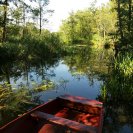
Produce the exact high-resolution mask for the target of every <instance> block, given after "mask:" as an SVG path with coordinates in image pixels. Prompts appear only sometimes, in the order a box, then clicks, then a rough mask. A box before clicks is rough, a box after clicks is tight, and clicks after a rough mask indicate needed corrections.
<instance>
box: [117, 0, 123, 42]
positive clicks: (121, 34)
mask: <svg viewBox="0 0 133 133" xmlns="http://www.w3.org/2000/svg"><path fill="white" fill-rule="evenodd" d="M117 12H118V23H119V32H120V37H121V40H123V30H122V20H121V7H120V0H118V3H117Z"/></svg>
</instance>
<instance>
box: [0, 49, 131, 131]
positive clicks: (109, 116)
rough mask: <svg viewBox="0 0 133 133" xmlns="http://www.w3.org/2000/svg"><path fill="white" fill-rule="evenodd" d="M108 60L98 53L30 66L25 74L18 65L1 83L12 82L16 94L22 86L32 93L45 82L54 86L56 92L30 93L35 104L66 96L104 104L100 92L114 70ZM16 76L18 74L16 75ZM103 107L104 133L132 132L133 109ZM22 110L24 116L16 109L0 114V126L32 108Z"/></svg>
mask: <svg viewBox="0 0 133 133" xmlns="http://www.w3.org/2000/svg"><path fill="white" fill-rule="evenodd" d="M109 56H110V54H108V53H107V52H103V51H102V52H101V53H100V52H99V53H98V52H95V54H92V56H90V54H88V55H85V54H84V52H83V53H82V52H80V54H79V53H78V54H75V55H71V56H66V57H63V58H61V59H58V60H56V61H54V62H53V63H51V64H41V63H38V65H37V66H36V65H30V67H27V69H25V70H23V69H22V68H21V65H18V64H17V65H18V66H17V65H16V66H15V67H13V68H10V70H12V73H10V75H8V76H7V75H4V76H3V77H2V75H1V79H3V80H1V84H2V83H4V82H5V81H8V82H10V84H11V88H12V90H13V91H14V92H16V90H19V89H20V88H21V87H23V86H25V87H26V88H27V90H29V91H30V90H33V88H34V87H35V86H38V85H42V83H43V82H44V81H45V80H49V81H52V82H53V83H55V87H54V88H49V89H47V90H45V91H37V92H34V93H31V96H32V98H33V99H34V100H33V101H34V102H36V103H43V102H46V101H48V100H51V99H54V98H56V97H57V96H60V95H63V94H70V95H75V96H82V97H86V98H89V99H97V100H101V97H102V94H101V88H102V86H103V85H104V84H105V83H106V82H107V79H108V75H109V71H110V69H111V68H110V65H109V60H108V58H109ZM21 64H24V63H21ZM22 66H23V65H22ZM13 70H14V71H13ZM16 70H17V71H16ZM15 72H16V73H17V74H15V75H14V73H15ZM7 79H8V80H7ZM24 90H25V89H24ZM114 95H115V93H114ZM8 104H10V102H8ZM11 105H12V103H11ZM13 105H14V104H13ZM104 107H105V116H104V125H103V133H132V132H133V117H132V114H133V110H132V109H131V108H132V105H130V104H128V103H123V102H122V103H119V101H118V102H117V100H116V101H113V99H112V102H110V100H107V102H105V104H104ZM20 108H22V107H20ZM23 108H24V110H23V111H22V112H21V111H18V110H17V111H12V110H13V109H9V110H6V113H7V112H8V114H9V115H7V116H5V115H3V114H2V113H1V115H0V121H1V122H0V123H2V124H5V123H7V122H9V121H10V120H12V119H14V118H15V117H17V115H18V114H20V113H23V112H25V111H26V110H28V109H29V108H31V106H28V107H27V106H24V107H23ZM127 110H128V111H127ZM129 110H130V111H129ZM2 124H1V125H2Z"/></svg>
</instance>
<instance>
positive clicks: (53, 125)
mask: <svg viewBox="0 0 133 133" xmlns="http://www.w3.org/2000/svg"><path fill="white" fill-rule="evenodd" d="M102 123H103V106H102V103H101V102H98V101H96V100H89V99H86V98H82V97H77V96H76V97H75V96H69V95H64V96H61V97H57V98H56V99H54V100H52V101H50V102H48V103H45V104H43V105H40V106H38V107H36V108H34V109H32V110H31V111H29V112H27V113H25V114H23V115H22V116H20V117H18V118H17V119H15V120H13V121H11V122H10V123H8V124H7V125H5V126H3V127H1V128H0V132H1V133H63V132H64V133H65V132H66V131H67V130H71V132H74V133H80V132H81V133H102Z"/></svg>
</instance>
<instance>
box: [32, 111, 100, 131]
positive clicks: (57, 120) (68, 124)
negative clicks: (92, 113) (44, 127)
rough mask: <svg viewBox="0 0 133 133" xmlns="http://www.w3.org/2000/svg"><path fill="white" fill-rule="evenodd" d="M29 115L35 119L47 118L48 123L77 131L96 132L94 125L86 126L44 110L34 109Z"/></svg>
mask: <svg viewBox="0 0 133 133" xmlns="http://www.w3.org/2000/svg"><path fill="white" fill-rule="evenodd" d="M31 116H32V117H34V118H37V119H42V120H43V119H44V120H47V121H49V122H50V123H53V124H56V125H60V126H63V127H64V128H69V129H71V130H74V131H78V132H79V133H97V128H95V127H91V126H87V125H84V124H81V123H78V122H75V121H72V120H68V119H65V118H61V117H57V116H54V115H51V114H47V113H44V112H40V111H35V112H33V113H32V114H31Z"/></svg>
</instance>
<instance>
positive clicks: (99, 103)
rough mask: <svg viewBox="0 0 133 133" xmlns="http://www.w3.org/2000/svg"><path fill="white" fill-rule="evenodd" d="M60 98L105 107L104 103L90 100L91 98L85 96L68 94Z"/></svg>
mask: <svg viewBox="0 0 133 133" xmlns="http://www.w3.org/2000/svg"><path fill="white" fill-rule="evenodd" d="M59 98H61V99H64V100H68V101H71V102H74V103H81V104H84V105H89V106H92V107H98V108H103V103H101V102H99V101H96V100H89V99H87V98H84V97H78V96H76V97H74V96H71V95H67V94H66V95H62V96H59Z"/></svg>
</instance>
